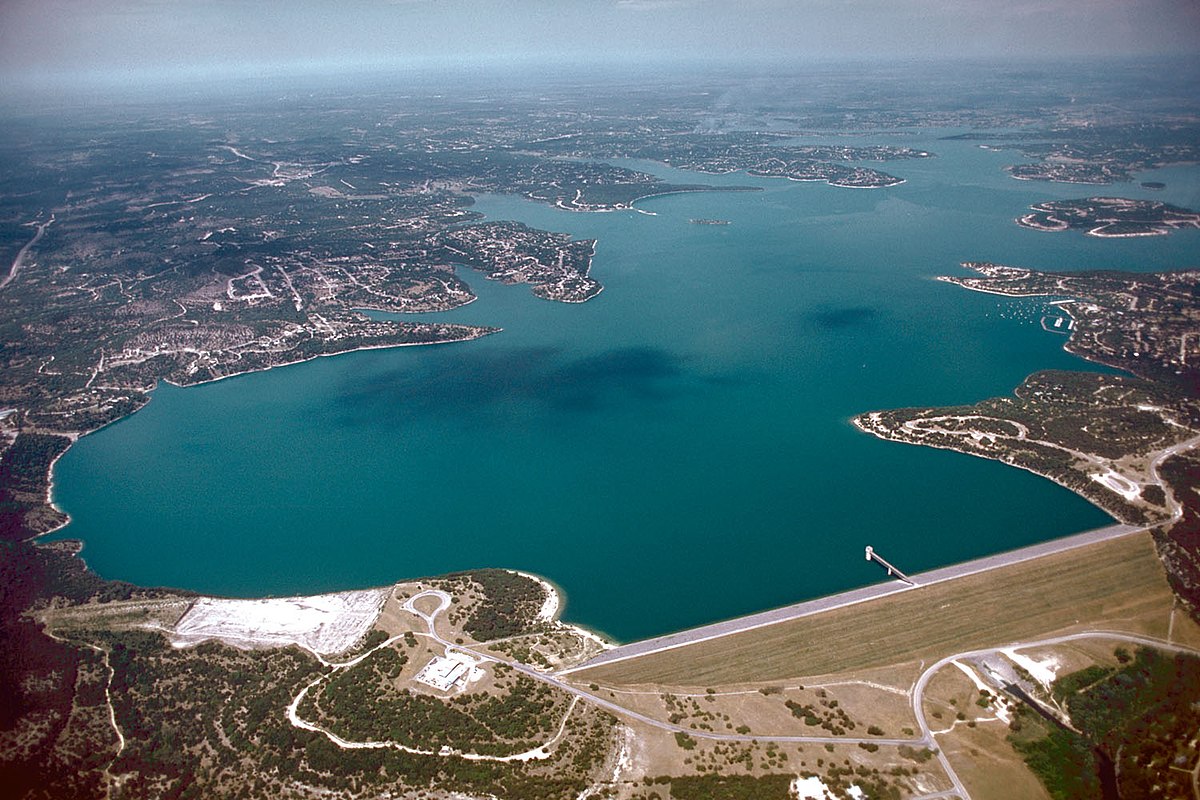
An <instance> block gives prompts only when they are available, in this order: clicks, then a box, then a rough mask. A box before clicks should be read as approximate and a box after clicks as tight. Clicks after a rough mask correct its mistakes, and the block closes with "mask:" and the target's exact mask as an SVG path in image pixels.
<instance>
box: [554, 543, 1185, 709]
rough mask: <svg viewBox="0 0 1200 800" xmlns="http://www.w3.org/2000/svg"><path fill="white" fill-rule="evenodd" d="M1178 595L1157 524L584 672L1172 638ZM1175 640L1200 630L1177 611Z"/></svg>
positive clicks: (683, 676)
mask: <svg viewBox="0 0 1200 800" xmlns="http://www.w3.org/2000/svg"><path fill="white" fill-rule="evenodd" d="M1173 603H1174V601H1173V596H1172V594H1171V590H1170V588H1169V587H1168V585H1167V580H1166V574H1165V572H1164V571H1163V568H1162V565H1161V563H1160V562H1159V560H1158V557H1157V555H1156V554H1155V551H1154V546H1153V542H1152V540H1151V538H1150V535H1149V534H1148V533H1141V534H1134V535H1131V536H1128V537H1124V538H1121V539H1114V540H1110V541H1107V542H1101V543H1098V544H1094V545H1089V546H1087V547H1081V548H1079V549H1076V550H1072V551H1070V552H1066V553H1059V554H1056V555H1052V556H1047V557H1045V558H1041V559H1037V560H1035V561H1029V562H1025V563H1022V564H1016V565H1012V566H1009V567H1004V568H1001V569H996V570H991V571H988V572H985V573H980V574H977V575H971V576H968V577H965V578H960V579H957V580H953V581H946V582H944V583H939V584H934V585H931V586H922V587H918V588H916V589H913V590H911V591H906V592H903V593H901V594H897V595H892V596H890V597H886V598H880V599H877V600H872V601H868V602H865V603H859V604H857V605H854V606H847V607H845V608H840V609H835V610H833V611H828V612H825V613H822V614H817V615H814V616H811V617H805V618H801V619H796V620H792V621H789V622H781V623H778V624H775V625H771V626H767V627H763V628H758V629H755V630H750V631H745V632H742V633H737V634H732V635H729V636H725V637H722V638H719V639H713V640H710V641H706V642H699V643H696V644H692V645H687V646H685V647H679V648H676V649H674V650H667V651H663V652H660V653H652V654H649V655H646V656H641V657H638V658H634V659H630V660H628V661H622V662H618V663H615V664H607V665H602V666H598V667H596V668H594V669H588V670H583V671H580V672H578V673H575V674H574V675H573V677H574V678H576V679H577V680H579V681H581V682H585V683H586V682H588V681H596V682H598V683H602V684H605V685H609V686H621V685H638V684H652V685H659V686H698V685H699V686H722V685H747V684H751V685H753V684H759V685H761V684H764V683H770V682H775V681H786V680H789V679H792V680H794V679H797V678H801V677H804V676H814V675H829V674H834V673H844V672H848V671H854V670H861V669H866V668H871V667H881V666H886V665H889V664H894V665H898V664H904V663H908V662H913V661H918V660H924V661H925V662H927V663H928V662H930V661H933V660H936V659H938V658H941V657H943V656H946V655H950V654H952V653H955V652H962V651H965V650H970V649H974V648H981V647H987V646H994V645H1001V644H1005V643H1008V642H1015V641H1022V640H1031V639H1037V638H1042V637H1046V636H1050V635H1053V634H1056V633H1065V632H1073V631H1083V630H1099V629H1105V630H1119V631H1126V632H1135V633H1142V634H1147V635H1150V636H1157V637H1163V638H1165V637H1166V636H1167V634H1168V628H1169V627H1172V625H1171V616H1172V610H1173ZM1170 632H1171V635H1172V638H1173V639H1174V640H1177V641H1185V642H1186V641H1194V640H1195V637H1196V636H1197V628H1196V625H1195V623H1194V622H1192V621H1191V620H1190V619H1189V618H1187V617H1186V616H1185V615H1184V614H1182V613H1176V614H1175V620H1174V624H1173V628H1172V630H1171V631H1170Z"/></svg>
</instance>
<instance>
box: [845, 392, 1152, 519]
mask: <svg viewBox="0 0 1200 800" xmlns="http://www.w3.org/2000/svg"><path fill="white" fill-rule="evenodd" d="M1032 374H1036V373H1032ZM867 413H871V412H867ZM859 416H862V415H861V414H859V415H855V416H853V417H851V418H850V424H851V425H853V426H854V427H855V428H857V429H858V430H859V431H861V432H862V433H866V434H870V435H871V436H874V437H875V438H876V439H879V440H881V441H884V442H897V443H899V444H907V445H912V446H914V447H928V448H931V449H933V450H945V451H948V452H951V453H958V454H960V455H964V456H972V457H974V458H981V459H983V460H984V461H994V462H996V463H998V464H1003V465H1004V466H1006V467H1012V468H1014V469H1020V470H1024V471H1025V472H1028V473H1029V474H1030V475H1037V476H1038V477H1039V478H1044V479H1045V480H1048V481H1050V482H1051V483H1053V484H1056V485H1057V486H1061V487H1062V488H1063V489H1066V490H1067V491H1068V492H1071V493H1072V494H1074V495H1076V496H1078V497H1082V498H1083V499H1084V500H1086V501H1087V502H1088V503H1090V504H1091V505H1093V506H1095V507H1096V508H1097V509H1099V510H1100V511H1102V512H1104V513H1105V514H1107V515H1108V516H1109V517H1111V518H1112V521H1113V524H1114V525H1136V526H1138V527H1143V526H1145V527H1146V528H1147V529H1148V528H1154V527H1157V526H1158V525H1165V524H1167V522H1169V520H1159V521H1157V522H1148V523H1143V522H1140V521H1132V522H1131V521H1127V520H1124V519H1121V518H1120V517H1118V516H1117V515H1116V514H1114V513H1113V512H1112V511H1111V510H1110V509H1107V508H1105V507H1104V506H1102V505H1100V504H1099V503H1097V502H1096V501H1095V500H1093V499H1092V498H1090V497H1088V496H1087V495H1085V494H1083V493H1082V492H1080V491H1078V490H1077V489H1074V488H1072V487H1070V486H1067V485H1066V484H1065V483H1063V482H1062V481H1060V480H1058V479H1057V478H1055V477H1053V476H1051V475H1044V474H1042V473H1041V472H1038V471H1036V470H1034V469H1031V468H1029V467H1024V466H1021V465H1020V464H1014V463H1012V462H1011V461H1006V460H1004V459H1003V458H992V457H991V456H986V455H982V454H980V453H972V452H970V451H969V450H959V449H958V448H955V447H950V446H949V445H944V444H929V443H926V442H910V441H909V440H907V439H899V438H893V437H891V436H886V435H884V434H883V433H881V432H879V431H874V430H871V429H869V428H866V427H863V425H861V424H860V423H859V421H858V417H859Z"/></svg>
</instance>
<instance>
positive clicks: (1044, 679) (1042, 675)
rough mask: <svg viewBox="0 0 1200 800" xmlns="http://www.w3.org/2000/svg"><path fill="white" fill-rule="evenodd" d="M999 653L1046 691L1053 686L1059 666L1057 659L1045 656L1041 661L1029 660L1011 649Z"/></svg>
mask: <svg viewBox="0 0 1200 800" xmlns="http://www.w3.org/2000/svg"><path fill="white" fill-rule="evenodd" d="M1000 652H1001V653H1004V655H1006V656H1008V659H1009V661H1012V662H1013V663H1014V664H1016V665H1017V666H1019V667H1021V669H1023V670H1025V671H1026V672H1028V673H1029V674H1030V675H1032V676H1033V679H1034V680H1035V681H1037V682H1038V683H1040V684H1041V685H1042V686H1045V687H1046V688H1047V689H1049V688H1050V686H1051V685H1053V683H1054V681H1055V679H1056V678H1058V670H1059V667H1060V666H1061V664H1059V661H1058V659H1057V658H1055V657H1054V656H1047V657H1046V658H1044V659H1042V660H1041V661H1038V660H1036V659H1033V658H1030V657H1029V656H1027V655H1022V654H1021V653H1018V652H1017V651H1016V650H1014V649H1013V648H1011V647H1010V648H1005V649H1004V650H1001V651H1000Z"/></svg>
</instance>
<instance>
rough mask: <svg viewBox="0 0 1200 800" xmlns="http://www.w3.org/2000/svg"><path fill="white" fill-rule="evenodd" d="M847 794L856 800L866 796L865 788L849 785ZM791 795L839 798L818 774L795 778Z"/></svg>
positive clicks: (801, 799) (803, 798) (810, 798)
mask: <svg viewBox="0 0 1200 800" xmlns="http://www.w3.org/2000/svg"><path fill="white" fill-rule="evenodd" d="M846 794H848V795H850V796H851V797H853V798H854V800H860V798H862V797H865V796H866V795H864V794H863V790H862V789H860V788H859V787H857V786H850V787H848V788H847V789H846ZM791 795H792V797H795V798H797V800H836V798H837V795H836V794H834V793H833V791H832V790H831V789H830V788H829V787H828V786H826V785H825V782H824V781H823V780H821V779H820V778H818V777H816V776H813V777H811V778H796V779H794V780H793V781H792V790H791Z"/></svg>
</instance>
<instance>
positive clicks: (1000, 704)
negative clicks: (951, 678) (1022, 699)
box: [950, 661, 1012, 725]
mask: <svg viewBox="0 0 1200 800" xmlns="http://www.w3.org/2000/svg"><path fill="white" fill-rule="evenodd" d="M950 663H951V664H953V665H954V666H956V667H958V668H959V669H960V670H962V673H963V674H964V675H966V676H967V677H968V678H970V679H971V683H973V684H975V688H976V689H977V690H978V691H979V693H980V694H983V693H984V692H987V693H988V694H989V695H991V697H992V706H991V710H992V713H993V714H995V715H996V719H998V720H1000V721H1001V722H1003V723H1004V724H1006V725H1007V724H1008V723H1009V722H1011V721H1012V715H1011V714H1010V713H1009V710H1008V706H1007V705H1005V703H1004V701H1003V700H1002V699H1001V698H999V697H997V696H996V694H995V692H993V691H992V689H991V688H990V687H989V686H988V685H987V684H986V683H984V682H983V679H982V678H980V677H979V675H978V674H976V672H975V670H973V669H971V668H970V667H968V666H967V665H966V664H964V663H962V662H961V661H951V662H950Z"/></svg>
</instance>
